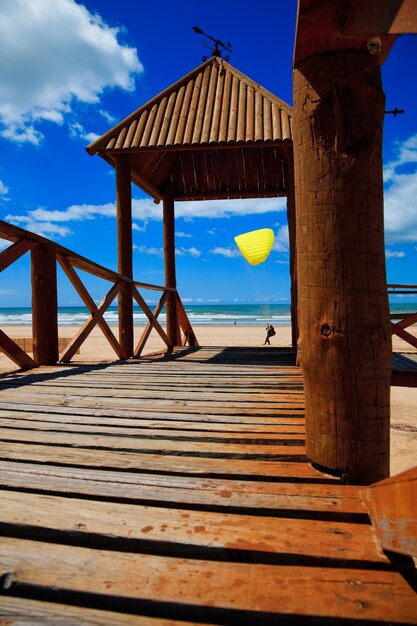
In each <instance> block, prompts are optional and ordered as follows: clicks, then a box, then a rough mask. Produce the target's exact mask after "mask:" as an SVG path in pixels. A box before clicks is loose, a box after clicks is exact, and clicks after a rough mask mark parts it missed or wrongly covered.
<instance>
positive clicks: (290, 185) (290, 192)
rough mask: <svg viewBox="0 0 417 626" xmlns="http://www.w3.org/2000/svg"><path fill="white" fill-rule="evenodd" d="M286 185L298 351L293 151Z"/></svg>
mask: <svg viewBox="0 0 417 626" xmlns="http://www.w3.org/2000/svg"><path fill="white" fill-rule="evenodd" d="M285 185H286V188H287V222H288V239H289V246H290V279H291V343H292V347H293V348H294V349H297V341H298V295H297V264H296V259H297V246H296V235H295V232H296V228H295V188H294V163H293V153H292V150H291V151H290V152H289V155H288V162H287V163H286V165H285Z"/></svg>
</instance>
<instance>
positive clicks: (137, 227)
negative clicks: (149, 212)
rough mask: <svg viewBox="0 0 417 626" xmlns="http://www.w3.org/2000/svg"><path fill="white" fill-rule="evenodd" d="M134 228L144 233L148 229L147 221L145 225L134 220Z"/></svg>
mask: <svg viewBox="0 0 417 626" xmlns="http://www.w3.org/2000/svg"><path fill="white" fill-rule="evenodd" d="M132 230H137V231H139V232H140V233H144V232H145V231H146V223H145V224H144V225H143V226H139V224H136V222H133V223H132Z"/></svg>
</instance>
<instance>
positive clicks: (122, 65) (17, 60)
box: [0, 0, 143, 144]
mask: <svg viewBox="0 0 417 626" xmlns="http://www.w3.org/2000/svg"><path fill="white" fill-rule="evenodd" d="M120 33H121V29H119V28H112V27H110V26H109V25H108V24H106V23H105V22H104V21H103V20H102V19H101V17H100V16H99V15H98V14H92V13H90V12H89V11H88V10H87V9H86V8H85V7H84V6H83V5H82V4H78V3H77V2H75V0H35V1H34V0H2V1H1V3H0V69H1V76H2V80H1V84H0V128H1V131H0V134H1V135H2V136H3V137H5V138H6V139H9V140H11V141H15V142H19V143H23V142H30V143H33V144H39V143H40V142H41V140H42V138H43V134H42V132H41V130H39V127H38V126H39V124H40V123H41V122H42V121H49V122H53V123H55V124H62V123H63V122H64V118H65V116H66V115H67V114H69V113H70V112H71V111H72V109H73V108H74V105H75V103H76V102H77V101H78V102H83V103H89V104H92V103H93V104H94V103H98V102H99V100H100V96H101V94H102V93H103V92H104V90H106V89H114V88H121V89H124V90H128V91H131V90H133V88H134V76H135V74H137V73H139V72H141V71H143V67H142V65H141V63H140V61H139V59H138V57H137V51H136V49H135V48H131V47H129V46H126V45H123V44H122V43H120V42H119V35H120ZM101 115H103V113H101Z"/></svg>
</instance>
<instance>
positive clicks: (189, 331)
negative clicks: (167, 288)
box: [177, 293, 200, 346]
mask: <svg viewBox="0 0 417 626" xmlns="http://www.w3.org/2000/svg"><path fill="white" fill-rule="evenodd" d="M177 316H178V322H179V325H180V327H181V330H182V332H183V333H184V336H185V337H184V342H183V345H184V346H186V345H187V343H188V345H189V346H199V345H200V344H199V343H198V341H197V337H196V336H195V333H194V330H193V327H192V326H191V323H190V320H189V319H188V315H187V313H186V310H185V309H184V305H183V303H182V301H181V298H180V297H179V295H178V293H177Z"/></svg>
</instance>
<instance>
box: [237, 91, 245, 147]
mask: <svg viewBox="0 0 417 626" xmlns="http://www.w3.org/2000/svg"><path fill="white" fill-rule="evenodd" d="M246 90H247V86H246V85H245V83H243V82H239V108H238V116H237V130H236V141H245V137H246V116H245V111H246Z"/></svg>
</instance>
